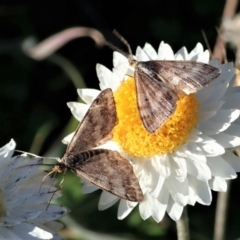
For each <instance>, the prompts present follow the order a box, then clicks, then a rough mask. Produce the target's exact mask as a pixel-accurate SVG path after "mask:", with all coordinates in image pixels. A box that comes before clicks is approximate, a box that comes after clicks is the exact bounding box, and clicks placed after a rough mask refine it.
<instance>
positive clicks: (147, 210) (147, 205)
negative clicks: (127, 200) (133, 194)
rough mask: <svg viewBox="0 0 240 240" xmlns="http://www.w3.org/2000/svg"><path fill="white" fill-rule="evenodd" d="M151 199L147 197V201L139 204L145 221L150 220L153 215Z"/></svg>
mask: <svg viewBox="0 0 240 240" xmlns="http://www.w3.org/2000/svg"><path fill="white" fill-rule="evenodd" d="M150 199H151V197H147V196H146V195H145V200H144V201H142V202H140V203H139V213H140V215H141V217H142V219H143V220H146V219H148V218H149V217H151V215H152V211H151V210H152V209H151V204H152V203H151V200H150Z"/></svg>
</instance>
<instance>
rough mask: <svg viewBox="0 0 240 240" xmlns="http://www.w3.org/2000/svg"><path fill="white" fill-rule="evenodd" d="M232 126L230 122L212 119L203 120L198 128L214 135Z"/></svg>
mask: <svg viewBox="0 0 240 240" xmlns="http://www.w3.org/2000/svg"><path fill="white" fill-rule="evenodd" d="M229 127H230V124H229V123H225V122H216V121H212V119H210V120H207V121H204V122H201V123H200V124H199V125H198V129H199V130H200V131H202V132H203V133H204V134H206V135H210V136H211V135H213V134H218V133H220V132H223V131H225V130H226V129H227V128H229Z"/></svg>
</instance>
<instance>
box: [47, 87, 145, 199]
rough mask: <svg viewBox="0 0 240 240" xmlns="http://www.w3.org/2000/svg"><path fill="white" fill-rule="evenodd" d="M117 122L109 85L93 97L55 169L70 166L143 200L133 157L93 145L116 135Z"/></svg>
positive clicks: (111, 189) (84, 176) (100, 184)
mask: <svg viewBox="0 0 240 240" xmlns="http://www.w3.org/2000/svg"><path fill="white" fill-rule="evenodd" d="M117 123H118V118H117V113H116V107H115V101H114V98H113V93H112V90H111V89H110V88H108V89H106V90H104V91H102V92H101V93H100V94H99V95H98V97H97V98H96V99H95V100H94V101H93V103H92V105H91V106H90V108H89V110H88V112H87V113H86V115H85V116H84V118H83V120H82V121H81V123H80V124H79V125H78V128H77V130H76V131H75V134H74V136H73V138H72V140H71V142H70V143H69V145H68V147H67V150H66V153H65V154H64V156H63V158H61V159H60V160H59V162H58V163H57V164H56V165H55V166H54V168H53V171H52V172H63V171H64V172H65V171H66V170H67V169H70V170H71V171H72V172H74V173H75V174H76V175H77V176H78V177H80V178H82V179H83V180H85V181H87V182H90V183H92V184H93V185H96V186H97V187H99V188H101V189H103V190H105V191H107V192H110V193H112V194H114V195H116V196H118V197H120V198H123V199H126V200H129V201H134V202H140V201H142V200H143V198H144V197H143V193H142V190H141V188H140V186H139V183H138V180H137V178H136V176H135V174H134V172H133V168H132V165H131V164H130V163H129V161H128V160H127V159H125V158H124V157H122V156H121V155H120V154H119V153H118V152H117V151H112V150H108V149H93V148H95V147H97V146H99V145H100V144H103V143H104V142H105V141H107V140H108V139H110V138H111V137H112V130H113V128H114V126H115V125H116V124H117Z"/></svg>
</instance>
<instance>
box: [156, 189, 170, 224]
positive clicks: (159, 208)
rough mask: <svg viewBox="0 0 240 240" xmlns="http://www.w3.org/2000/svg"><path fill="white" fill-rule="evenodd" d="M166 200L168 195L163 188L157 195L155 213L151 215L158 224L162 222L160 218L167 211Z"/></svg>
mask: <svg viewBox="0 0 240 240" xmlns="http://www.w3.org/2000/svg"><path fill="white" fill-rule="evenodd" d="M168 200H169V193H168V191H167V190H166V189H165V187H163V188H162V189H161V191H160V193H159V196H158V198H157V200H155V201H157V203H156V207H155V206H154V208H155V211H154V209H153V211H154V213H153V218H154V219H155V221H157V222H160V221H161V220H162V218H163V217H164V215H165V212H166V210H167V206H168Z"/></svg>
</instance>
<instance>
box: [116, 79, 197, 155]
mask: <svg viewBox="0 0 240 240" xmlns="http://www.w3.org/2000/svg"><path fill="white" fill-rule="evenodd" d="M114 98H115V101H116V109H117V115H118V119H119V123H118V125H117V126H116V127H115V128H114V132H113V139H114V140H115V141H116V142H118V144H120V146H121V147H122V149H123V150H124V151H126V152H127V153H128V154H129V155H131V156H135V157H151V156H153V155H156V154H164V153H172V152H173V151H174V150H175V149H176V148H177V147H178V146H180V145H182V144H183V143H184V142H185V141H186V140H187V138H188V137H189V134H190V133H191V131H192V130H193V129H194V127H195V126H196V125H197V122H198V102H197V100H196V97H195V95H194V94H191V95H184V96H179V100H178V102H177V108H176V110H175V112H174V114H173V115H172V116H171V117H170V118H169V119H168V120H167V121H166V122H165V123H164V125H163V126H162V127H161V128H160V129H158V130H157V132H156V133H154V134H151V133H149V132H148V131H147V130H146V129H145V128H144V126H143V124H142V122H141V119H140V117H139V113H138V109H137V102H136V101H137V100H136V90H135V81H134V79H133V78H128V79H127V80H125V81H123V83H122V84H121V86H120V87H119V88H118V90H117V91H116V92H115V93H114ZM159 114H161V113H159Z"/></svg>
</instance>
